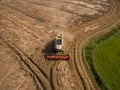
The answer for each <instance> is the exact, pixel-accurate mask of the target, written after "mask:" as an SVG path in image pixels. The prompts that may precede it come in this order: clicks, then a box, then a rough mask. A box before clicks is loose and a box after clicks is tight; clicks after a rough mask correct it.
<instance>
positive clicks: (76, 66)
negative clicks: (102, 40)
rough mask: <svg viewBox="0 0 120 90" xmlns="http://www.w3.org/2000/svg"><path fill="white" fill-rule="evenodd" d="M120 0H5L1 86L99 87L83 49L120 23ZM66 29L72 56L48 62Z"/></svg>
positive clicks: (1, 1)
mask: <svg viewBox="0 0 120 90" xmlns="http://www.w3.org/2000/svg"><path fill="white" fill-rule="evenodd" d="M119 8H120V2H119V1H118V0H0V90H98V89H100V88H99V86H98V85H97V84H96V83H95V80H94V79H93V78H92V77H91V76H90V74H89V71H88V69H87V68H86V66H85V64H84V63H83V60H82V56H81V51H82V47H83V46H84V44H85V42H87V41H88V40H89V39H90V38H91V37H93V36H95V35H98V34H101V33H104V32H107V31H109V30H111V28H113V27H115V26H116V25H118V24H119V22H120V20H119V17H120V12H119ZM57 34H63V36H64V39H65V40H64V41H65V53H68V54H70V55H71V59H70V60H69V61H62V60H61V61H57V60H56V61H48V60H46V59H45V56H44V55H45V54H46V53H48V52H49V53H52V52H53V39H54V38H55V36H56V35H57Z"/></svg>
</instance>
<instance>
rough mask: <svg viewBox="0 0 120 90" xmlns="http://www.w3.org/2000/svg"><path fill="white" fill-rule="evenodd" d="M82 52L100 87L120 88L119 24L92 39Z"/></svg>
mask: <svg viewBox="0 0 120 90" xmlns="http://www.w3.org/2000/svg"><path fill="white" fill-rule="evenodd" d="M83 53H84V54H83V56H84V58H85V60H86V61H87V63H88V65H89V68H90V69H91V72H92V74H93V75H94V77H95V79H96V81H97V82H98V84H99V85H100V86H101V88H102V89H105V90H120V26H119V27H118V28H116V29H114V30H113V31H111V32H109V33H107V34H105V35H102V36H100V37H98V38H97V39H94V40H92V41H91V42H90V43H89V44H88V45H87V46H86V47H85V49H84V52H83Z"/></svg>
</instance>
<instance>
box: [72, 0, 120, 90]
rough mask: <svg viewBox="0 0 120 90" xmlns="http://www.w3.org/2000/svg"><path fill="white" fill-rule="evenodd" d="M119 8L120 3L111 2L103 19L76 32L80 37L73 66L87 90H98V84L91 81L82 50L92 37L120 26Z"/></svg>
mask: <svg viewBox="0 0 120 90" xmlns="http://www.w3.org/2000/svg"><path fill="white" fill-rule="evenodd" d="M118 8H120V2H119V1H117V0H116V1H114V0H113V1H112V0H111V8H110V10H109V12H108V13H106V14H105V15H104V16H103V17H100V18H98V19H96V20H93V21H91V22H88V23H85V24H83V25H81V27H79V29H77V31H76V32H75V34H78V37H76V38H75V45H74V46H73V50H72V53H73V54H72V57H74V59H73V60H72V61H73V63H74V64H73V65H75V66H74V67H75V70H77V71H76V72H77V73H78V76H80V78H83V82H84V83H85V87H86V88H85V89H87V90H98V89H97V86H96V84H95V83H93V80H91V78H90V75H89V74H88V72H87V71H88V69H87V68H86V66H85V65H84V60H82V48H83V47H84V45H85V43H86V42H87V41H88V40H90V39H91V38H92V37H96V36H98V35H99V34H102V33H105V32H108V31H110V30H112V29H113V28H114V27H116V26H117V25H119V24H120V19H119V17H120V12H119V10H118ZM97 25H99V26H98V27H97V28H95V29H93V30H90V31H85V29H86V27H90V28H92V27H95V26H97ZM90 28H89V29H90ZM70 48H71V47H70Z"/></svg>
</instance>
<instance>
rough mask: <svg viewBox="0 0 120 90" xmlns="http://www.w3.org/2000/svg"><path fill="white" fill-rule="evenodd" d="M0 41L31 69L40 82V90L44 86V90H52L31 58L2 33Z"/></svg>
mask: <svg viewBox="0 0 120 90" xmlns="http://www.w3.org/2000/svg"><path fill="white" fill-rule="evenodd" d="M0 39H1V40H2V41H3V42H4V43H5V44H6V45H7V46H8V47H9V48H10V50H12V51H13V52H14V53H15V54H16V55H18V56H19V58H20V59H21V61H22V62H23V63H24V65H25V66H26V67H28V68H29V70H30V72H31V73H32V75H33V76H34V77H35V78H36V79H37V80H38V85H39V88H41V87H40V86H41V85H42V90H52V89H51V86H50V84H49V81H48V80H47V79H46V77H45V75H44V73H43V72H42V71H41V69H40V68H39V67H38V65H36V64H35V63H34V61H33V60H32V59H31V58H29V57H28V56H27V55H26V54H25V53H24V52H23V51H21V50H20V49H19V48H18V47H16V46H15V45H14V44H13V43H10V42H8V41H7V39H5V38H4V37H3V36H2V33H0Z"/></svg>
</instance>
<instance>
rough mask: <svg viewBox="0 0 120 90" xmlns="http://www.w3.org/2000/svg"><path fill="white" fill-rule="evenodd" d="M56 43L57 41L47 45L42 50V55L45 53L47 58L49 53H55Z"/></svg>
mask: <svg viewBox="0 0 120 90" xmlns="http://www.w3.org/2000/svg"><path fill="white" fill-rule="evenodd" d="M54 42H55V40H52V41H50V42H48V43H47V44H46V45H45V48H44V49H43V50H42V53H44V54H45V56H46V55H47V54H49V53H55V49H54Z"/></svg>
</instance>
